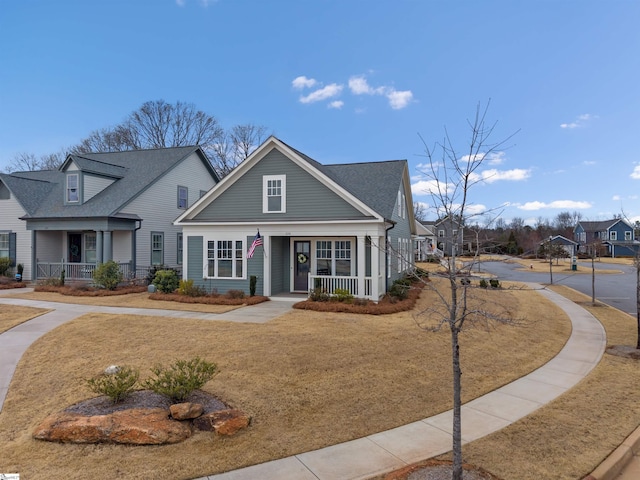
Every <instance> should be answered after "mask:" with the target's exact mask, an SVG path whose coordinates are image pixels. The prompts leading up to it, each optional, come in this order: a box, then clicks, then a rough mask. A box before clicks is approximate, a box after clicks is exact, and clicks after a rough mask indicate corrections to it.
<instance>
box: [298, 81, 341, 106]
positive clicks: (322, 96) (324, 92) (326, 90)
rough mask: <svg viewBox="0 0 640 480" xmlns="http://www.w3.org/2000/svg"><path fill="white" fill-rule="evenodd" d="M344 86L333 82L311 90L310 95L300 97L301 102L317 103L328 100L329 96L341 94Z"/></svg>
mask: <svg viewBox="0 0 640 480" xmlns="http://www.w3.org/2000/svg"><path fill="white" fill-rule="evenodd" d="M342 88H343V86H342V85H338V84H337V83H332V84H331V85H327V86H326V87H323V88H320V89H318V90H316V91H314V92H311V93H310V94H309V95H306V96H302V97H300V103H315V102H320V101H322V100H326V99H327V98H331V97H335V96H336V95H340V92H342Z"/></svg>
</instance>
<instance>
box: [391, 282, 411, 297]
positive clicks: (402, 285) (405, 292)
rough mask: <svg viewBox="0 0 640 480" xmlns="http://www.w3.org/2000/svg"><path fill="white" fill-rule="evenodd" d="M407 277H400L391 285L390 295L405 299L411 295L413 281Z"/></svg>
mask: <svg viewBox="0 0 640 480" xmlns="http://www.w3.org/2000/svg"><path fill="white" fill-rule="evenodd" d="M407 282H409V281H408V280H406V279H398V280H396V281H395V282H393V284H392V285H391V288H390V289H389V295H390V296H391V297H392V298H394V299H396V300H404V299H406V298H407V297H408V296H409V287H410V285H411V283H410V282H409V283H407Z"/></svg>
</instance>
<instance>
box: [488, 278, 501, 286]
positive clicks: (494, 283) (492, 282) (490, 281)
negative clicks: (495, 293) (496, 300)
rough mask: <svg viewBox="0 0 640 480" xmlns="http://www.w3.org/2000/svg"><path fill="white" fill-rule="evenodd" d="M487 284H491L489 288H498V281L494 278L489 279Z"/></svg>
mask: <svg viewBox="0 0 640 480" xmlns="http://www.w3.org/2000/svg"><path fill="white" fill-rule="evenodd" d="M489 285H491V288H500V282H499V281H498V280H497V279H495V278H492V279H491V280H489Z"/></svg>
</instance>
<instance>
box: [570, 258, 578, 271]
mask: <svg viewBox="0 0 640 480" xmlns="http://www.w3.org/2000/svg"><path fill="white" fill-rule="evenodd" d="M571 270H573V271H574V272H575V271H577V270H578V259H577V257H575V256H573V257H571Z"/></svg>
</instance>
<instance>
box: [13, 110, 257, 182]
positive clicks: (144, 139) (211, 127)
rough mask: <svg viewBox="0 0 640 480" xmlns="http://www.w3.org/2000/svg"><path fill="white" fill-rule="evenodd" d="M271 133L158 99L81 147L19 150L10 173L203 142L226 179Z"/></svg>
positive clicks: (85, 142)
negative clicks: (83, 157)
mask: <svg viewBox="0 0 640 480" xmlns="http://www.w3.org/2000/svg"><path fill="white" fill-rule="evenodd" d="M266 135H267V127H265V126H263V125H256V124H253V123H246V124H240V125H235V126H233V127H231V128H230V129H228V130H225V129H224V128H223V127H222V126H221V124H220V122H219V121H218V119H216V118H215V117H214V116H213V115H210V114H208V113H205V112H203V111H202V110H198V109H197V108H196V106H195V105H194V104H192V103H184V102H180V101H178V102H176V103H167V102H165V101H164V100H153V101H148V102H145V103H143V104H142V106H141V107H140V108H139V109H137V110H135V111H133V112H131V113H130V114H129V115H128V116H127V117H126V118H125V120H124V121H122V122H121V123H119V124H118V125H115V126H113V127H106V128H102V129H99V130H95V131H93V132H91V133H90V134H89V135H88V136H87V137H86V138H84V139H82V140H81V141H80V142H79V143H78V144H77V145H73V146H70V147H67V148H61V149H60V151H58V152H55V153H48V154H45V155H41V156H37V155H34V154H33V153H28V152H22V153H19V154H17V155H15V156H14V157H13V158H12V159H11V160H10V163H9V165H8V167H7V168H6V171H7V172H14V171H25V170H27V171H32V170H55V169H56V168H58V167H59V166H60V165H62V163H63V162H64V160H65V159H66V157H67V155H69V154H83V153H90V152H91V153H101V152H122V151H127V150H141V149H149V148H166V147H182V146H190V145H199V146H200V147H201V148H202V149H203V150H204V152H205V153H206V154H207V156H208V158H209V161H210V162H211V165H212V166H213V168H214V169H215V170H216V172H217V173H218V175H219V176H220V178H222V177H224V176H225V175H227V174H228V173H229V172H230V171H231V170H233V168H234V167H235V166H236V165H238V163H240V162H241V161H242V160H244V159H245V158H247V157H248V156H249V155H250V154H251V153H252V152H253V150H255V148H256V147H257V146H258V145H260V144H261V143H262V142H263V141H264V139H265V138H266Z"/></svg>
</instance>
